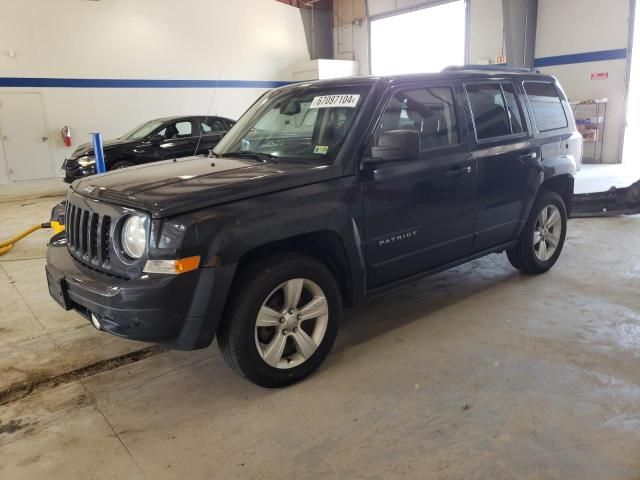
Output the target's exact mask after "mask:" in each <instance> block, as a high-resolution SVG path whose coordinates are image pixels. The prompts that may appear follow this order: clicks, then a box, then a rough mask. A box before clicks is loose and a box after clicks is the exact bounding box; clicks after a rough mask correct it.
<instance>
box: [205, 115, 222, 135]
mask: <svg viewBox="0 0 640 480" xmlns="http://www.w3.org/2000/svg"><path fill="white" fill-rule="evenodd" d="M200 128H201V129H202V134H203V135H213V134H215V133H218V132H221V131H224V130H227V127H226V125H225V124H224V123H223V122H222V121H221V120H218V119H217V118H207V119H206V120H201V121H200Z"/></svg>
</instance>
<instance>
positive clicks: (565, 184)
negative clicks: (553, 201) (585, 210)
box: [538, 174, 575, 216]
mask: <svg viewBox="0 0 640 480" xmlns="http://www.w3.org/2000/svg"><path fill="white" fill-rule="evenodd" d="M574 183H575V180H574V178H573V175H570V174H562V175H556V176H553V177H551V178H548V179H546V180H545V181H544V182H542V184H541V185H540V189H539V191H538V196H540V192H542V191H545V190H549V191H552V192H556V193H557V194H558V195H560V197H562V200H563V201H564V204H565V207H566V209H567V215H568V216H570V213H571V203H572V199H573V187H574Z"/></svg>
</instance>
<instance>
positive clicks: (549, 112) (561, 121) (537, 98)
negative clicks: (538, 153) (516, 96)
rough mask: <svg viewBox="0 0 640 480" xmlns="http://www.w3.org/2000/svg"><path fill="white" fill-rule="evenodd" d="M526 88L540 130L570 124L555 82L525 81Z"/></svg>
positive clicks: (546, 130) (544, 130) (555, 128)
mask: <svg viewBox="0 0 640 480" xmlns="http://www.w3.org/2000/svg"><path fill="white" fill-rule="evenodd" d="M524 90H525V92H526V93H527V98H528V99H529V104H530V105H531V110H532V113H533V118H534V119H535V121H536V127H537V128H538V130H539V131H541V132H548V131H549V130H558V129H561V128H566V127H567V126H568V125H569V123H568V122H567V116H566V115H565V113H564V108H562V101H561V100H560V96H559V95H558V91H557V90H556V88H555V87H554V86H553V84H551V83H546V82H524Z"/></svg>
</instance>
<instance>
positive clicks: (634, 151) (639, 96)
mask: <svg viewBox="0 0 640 480" xmlns="http://www.w3.org/2000/svg"><path fill="white" fill-rule="evenodd" d="M631 52H632V57H631V75H630V77H629V98H628V100H627V127H626V129H625V133H624V145H623V153H622V161H623V163H627V164H634V166H638V167H640V2H637V3H636V16H635V23H634V26H633V47H632V50H631Z"/></svg>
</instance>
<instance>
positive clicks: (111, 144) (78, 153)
mask: <svg viewBox="0 0 640 480" xmlns="http://www.w3.org/2000/svg"><path fill="white" fill-rule="evenodd" d="M132 142H135V140H124V139H120V138H116V139H115V140H105V141H103V142H102V149H103V150H104V151H107V150H112V149H114V148H116V147H119V146H121V145H126V144H128V143H132ZM84 155H93V143H83V144H82V145H80V146H78V148H76V150H75V151H74V152H73V154H72V155H71V158H78V157H82V156H84Z"/></svg>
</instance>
